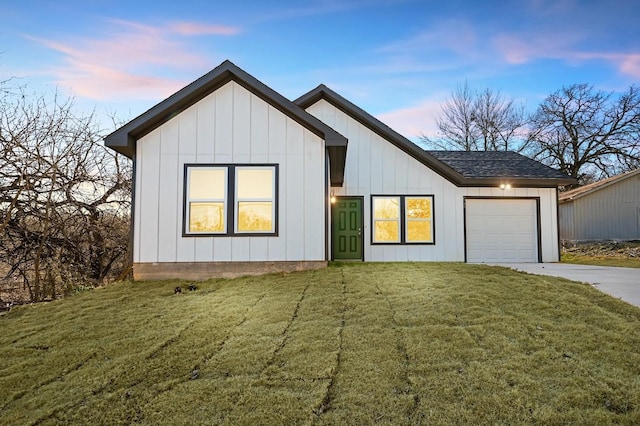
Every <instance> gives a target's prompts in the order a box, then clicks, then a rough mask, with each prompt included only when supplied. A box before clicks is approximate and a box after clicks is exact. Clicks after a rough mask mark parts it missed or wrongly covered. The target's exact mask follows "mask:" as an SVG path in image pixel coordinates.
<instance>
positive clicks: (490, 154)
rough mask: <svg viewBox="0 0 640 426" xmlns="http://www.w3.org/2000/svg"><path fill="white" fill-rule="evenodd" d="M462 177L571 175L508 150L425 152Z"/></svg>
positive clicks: (549, 177)
mask: <svg viewBox="0 0 640 426" xmlns="http://www.w3.org/2000/svg"><path fill="white" fill-rule="evenodd" d="M427 152H429V154H431V155H433V156H434V157H436V158H437V159H438V160H440V161H442V162H443V163H445V164H447V165H448V166H449V167H451V168H452V169H454V170H455V171H457V172H458V173H460V174H461V175H462V176H464V177H465V178H470V179H482V178H496V177H497V178H505V179H506V178H510V179H514V178H515V179H559V180H567V183H571V182H569V180H571V178H569V176H567V175H565V174H564V173H562V172H560V171H558V170H556V169H553V168H551V167H548V166H546V165H544V164H542V163H540V162H538V161H535V160H532V159H531V158H528V157H525V156H524V155H521V154H518V153H517V152H512V151H427Z"/></svg>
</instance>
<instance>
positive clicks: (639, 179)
mask: <svg viewBox="0 0 640 426" xmlns="http://www.w3.org/2000/svg"><path fill="white" fill-rule="evenodd" d="M559 218H560V221H559V226H560V239H561V240H562V241H570V242H586V241H631V240H640V169H637V170H633V171H630V172H627V173H624V174H621V175H617V176H613V177H610V178H608V179H604V180H601V181H598V182H594V183H592V184H589V185H585V186H582V187H580V188H576V189H573V190H571V191H567V192H564V193H562V194H560V198H559Z"/></svg>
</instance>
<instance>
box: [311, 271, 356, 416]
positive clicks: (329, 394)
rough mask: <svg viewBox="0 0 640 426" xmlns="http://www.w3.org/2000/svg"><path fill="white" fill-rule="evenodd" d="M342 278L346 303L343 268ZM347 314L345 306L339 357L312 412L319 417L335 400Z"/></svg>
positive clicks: (339, 333) (339, 335) (341, 321)
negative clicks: (334, 393)
mask: <svg viewBox="0 0 640 426" xmlns="http://www.w3.org/2000/svg"><path fill="white" fill-rule="evenodd" d="M340 277H341V284H342V294H341V296H342V300H343V301H344V300H345V297H346V294H347V283H346V280H345V277H344V269H343V268H340ZM345 312H346V309H345V307H344V305H343V309H342V314H341V317H340V329H339V331H338V355H337V356H336V363H335V366H334V368H333V369H332V371H331V374H330V376H329V383H328V384H327V388H326V390H325V393H324V396H323V397H322V399H321V400H320V401H319V403H318V405H316V406H315V407H313V410H312V411H313V413H314V414H315V415H316V416H317V417H319V416H321V415H322V414H323V413H324V412H326V411H327V410H328V409H330V408H331V402H332V400H333V398H334V395H333V388H334V384H335V380H336V376H337V375H338V372H339V370H340V363H341V357H342V351H343V350H344V348H343V338H342V336H343V333H344V326H345V317H346V315H345ZM317 417H316V420H317Z"/></svg>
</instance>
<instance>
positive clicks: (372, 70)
mask: <svg viewBox="0 0 640 426" xmlns="http://www.w3.org/2000/svg"><path fill="white" fill-rule="evenodd" d="M638 21H640V2H638V1H634V0H600V1H579V0H555V1H551V0H521V1H501V0H491V1H488V0H487V1H482V0H476V1H473V0H470V1H462V0H448V1H425V0H423V1H420V0H416V1H412V0H406V1H405V0H355V1H354V0H316V1H302V0H301V1H277V0H276V1H265V0H259V1H254V0H249V1H244V0H243V1H224V2H223V1H210V0H181V1H160V0H156V1H132V0H126V1H122V0H85V1H82V2H80V1H64V0H60V1H50V0H42V1H39V0H23V1H20V0H10V1H9V0H3V1H2V2H0V79H4V78H7V77H10V76H15V77H19V80H17V81H21V82H24V83H29V85H30V86H31V87H32V89H34V90H43V91H47V90H55V88H56V87H57V88H58V90H59V91H62V92H63V93H64V94H73V95H74V96H75V97H76V99H77V101H78V104H79V105H80V106H81V107H82V108H86V109H93V108H95V110H96V111H97V113H98V114H101V115H105V116H106V115H107V114H112V113H115V114H116V116H117V117H119V118H120V119H131V118H134V117H135V116H137V115H138V114H140V113H142V112H144V111H145V110H147V109H148V108H150V107H151V106H153V105H154V104H156V103H157V102H159V101H161V100H162V99H164V98H166V97H167V96H169V95H171V94H172V93H173V92H175V91H177V90H178V89H180V88H181V87H183V86H184V85H186V84H188V83H190V82H191V81H193V80H195V79H196V78H198V77H200V76H201V75H203V74H205V73H206V72H208V71H209V70H211V69H212V68H214V67H215V66H217V65H218V64H220V63H221V62H222V61H223V60H225V59H230V60H231V61H233V62H234V63H235V64H236V65H238V66H240V67H241V68H243V69H244V70H245V71H247V72H249V73H250V74H252V75H253V76H254V77H256V78H258V79H259V80H261V81H262V82H264V83H265V84H267V85H268V86H270V87H271V88H273V89H275V90H276V91H278V92H280V93H282V94H283V95H284V96H286V97H288V98H290V99H295V98H297V97H298V96H300V95H302V94H304V93H305V92H307V91H308V90H311V89H312V88H314V87H315V86H317V85H318V84H320V83H324V84H326V85H328V86H329V87H331V88H332V89H334V90H335V91H337V92H338V93H340V94H342V95H343V96H345V97H346V98H347V99H349V100H351V101H352V102H354V103H355V104H356V105H358V106H360V107H362V108H363V109H365V110H366V111H368V112H370V113H371V114H373V115H375V116H376V117H378V118H380V119H381V120H383V121H384V122H385V123H386V124H388V125H390V126H391V127H392V128H394V129H395V130H397V131H399V132H400V133H402V134H404V135H405V136H407V137H410V138H412V139H414V140H415V137H416V136H417V135H418V134H420V133H427V134H433V132H434V119H435V117H436V116H437V115H438V113H439V111H440V105H441V104H442V102H443V101H444V100H445V98H446V97H447V96H449V95H450V94H451V92H452V91H453V90H455V88H456V86H457V85H459V84H463V83H464V82H465V81H467V82H468V84H469V85H470V86H471V87H472V88H476V89H484V88H491V89H494V90H499V91H500V92H501V93H502V94H503V95H506V96H509V97H513V98H516V99H517V100H518V101H520V102H522V103H524V105H525V106H526V107H527V109H529V110H533V109H534V108H535V107H536V106H537V105H538V103H539V102H540V101H541V100H542V99H544V97H545V96H547V95H548V94H550V93H551V92H553V91H555V90H557V89H560V88H561V87H562V86H563V85H568V84H573V83H583V82H584V83H591V84H593V85H594V86H595V87H596V88H598V89H602V90H607V91H623V90H625V89H626V88H628V86H629V85H631V84H637V83H638V82H640V25H638Z"/></svg>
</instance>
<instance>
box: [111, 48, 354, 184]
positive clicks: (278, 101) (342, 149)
mask: <svg viewBox="0 0 640 426" xmlns="http://www.w3.org/2000/svg"><path fill="white" fill-rule="evenodd" d="M230 81H235V82H236V83H238V84H239V85H241V86H242V87H244V88H245V89H247V90H249V91H250V92H251V93H253V94H254V95H256V96H258V97H259V98H261V99H262V100H264V101H265V102H267V103H269V104H270V105H271V106H273V107H275V108H277V109H278V110H280V111H281V112H282V113H284V114H286V115H287V116H289V117H290V118H292V119H293V120H295V121H296V122H298V123H299V124H300V125H302V126H303V127H305V128H306V129H308V130H309V131H311V132H312V133H314V134H316V135H317V136H319V137H321V138H322V139H324V141H325V146H326V148H327V151H328V154H329V159H330V170H329V175H330V180H331V185H333V186H341V185H342V183H343V181H344V166H345V160H346V152H347V138H345V137H344V136H342V135H341V134H339V133H338V132H336V131H335V130H333V129H332V128H331V127H329V126H327V125H326V124H324V123H323V122H322V121H320V120H318V119H317V118H316V117H314V116H313V115H311V114H309V113H308V112H306V111H305V110H303V109H302V108H300V107H299V106H297V105H295V104H294V103H292V102H291V101H290V100H288V99H287V98H285V97H284V96H282V95H281V94H279V93H278V92H276V91H275V90H273V89H271V88H269V87H268V86H266V85H265V84H264V83H262V82H260V81H258V80H257V79H256V78H255V77H253V76H251V75H249V74H248V73H246V72H245V71H244V70H242V69H240V68H239V67H238V66H236V65H235V64H233V63H232V62H231V61H228V60H227V61H224V62H223V63H222V64H220V65H219V66H217V67H216V68H214V69H213V70H211V71H210V72H209V73H207V74H205V75H203V76H202V77H200V78H199V79H197V80H196V81H194V82H193V83H191V84H189V85H187V86H185V87H184V88H182V89H181V90H179V91H178V92H176V93H174V94H173V95H171V96H169V97H168V98H167V99H165V100H164V101H162V102H160V103H159V104H157V105H155V106H154V107H152V108H151V109H149V110H148V111H147V112H145V113H143V114H141V115H140V116H138V117H136V118H134V119H133V120H131V121H130V122H129V123H127V124H125V125H124V126H122V127H120V128H119V129H118V130H116V131H114V132H113V133H111V134H110V135H108V136H107V137H105V139H104V141H105V145H106V146H108V147H109V148H111V149H113V150H115V151H117V152H119V153H121V154H124V155H126V156H127V157H129V158H134V157H135V154H136V141H137V140H138V139H140V138H141V137H143V136H144V135H146V134H147V133H149V132H151V131H153V130H154V129H156V128H157V127H159V126H160V125H162V124H163V123H165V122H167V121H168V120H169V119H171V118H172V117H174V116H175V115H177V114H179V113H180V112H182V111H184V110H185V109H187V108H188V107H190V106H191V105H193V104H195V103H196V102H198V101H199V100H201V99H203V98H204V97H205V96H208V95H209V94H211V93H213V92H214V91H215V90H216V89H218V88H220V87H222V86H223V85H225V84H227V83H228V82H230Z"/></svg>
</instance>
